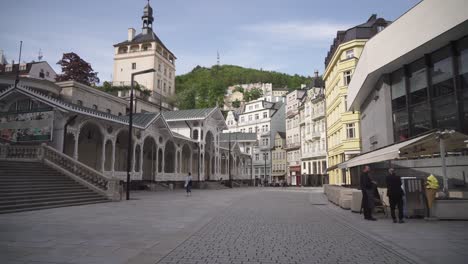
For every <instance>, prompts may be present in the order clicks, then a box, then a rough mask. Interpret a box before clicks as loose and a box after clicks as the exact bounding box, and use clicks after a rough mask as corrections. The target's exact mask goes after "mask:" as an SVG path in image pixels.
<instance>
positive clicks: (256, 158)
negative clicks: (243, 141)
mask: <svg viewBox="0 0 468 264" xmlns="http://www.w3.org/2000/svg"><path fill="white" fill-rule="evenodd" d="M259 157H260V156H259V155H258V153H257V154H255V160H258V159H259ZM255 170H257V169H255Z"/></svg>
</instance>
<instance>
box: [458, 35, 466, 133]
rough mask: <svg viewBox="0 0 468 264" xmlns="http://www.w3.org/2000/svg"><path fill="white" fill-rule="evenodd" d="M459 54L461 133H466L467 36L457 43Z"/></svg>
mask: <svg viewBox="0 0 468 264" xmlns="http://www.w3.org/2000/svg"><path fill="white" fill-rule="evenodd" d="M459 50H460V56H459V57H458V68H459V74H460V83H461V87H459V88H461V91H462V93H463V94H462V100H463V119H462V120H461V122H463V123H462V126H463V133H465V134H468V37H465V38H464V39H462V40H461V41H460V43H459Z"/></svg>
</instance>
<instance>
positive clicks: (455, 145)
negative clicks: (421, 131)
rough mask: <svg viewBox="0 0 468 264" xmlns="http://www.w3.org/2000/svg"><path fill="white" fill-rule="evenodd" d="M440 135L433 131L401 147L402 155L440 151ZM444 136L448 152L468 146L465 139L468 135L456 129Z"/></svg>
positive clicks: (419, 154)
mask: <svg viewBox="0 0 468 264" xmlns="http://www.w3.org/2000/svg"><path fill="white" fill-rule="evenodd" d="M438 136H439V135H438V132H435V133H431V134H429V135H428V136H427V137H425V138H423V139H421V140H418V141H417V142H415V143H413V144H411V145H406V146H404V147H401V148H400V157H405V158H411V157H419V156H424V155H432V154H434V153H439V151H440V150H439V140H438V138H437V137H438ZM443 137H444V144H445V151H447V152H459V151H462V150H464V149H466V148H467V146H466V144H465V143H464V141H465V140H467V139H468V135H465V134H462V133H460V132H456V131H449V133H448V134H445V136H443Z"/></svg>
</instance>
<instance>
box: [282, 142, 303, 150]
mask: <svg viewBox="0 0 468 264" xmlns="http://www.w3.org/2000/svg"><path fill="white" fill-rule="evenodd" d="M300 147H301V144H300V143H289V144H286V147H285V149H296V148H300Z"/></svg>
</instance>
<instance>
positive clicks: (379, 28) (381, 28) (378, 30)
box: [377, 26, 385, 32]
mask: <svg viewBox="0 0 468 264" xmlns="http://www.w3.org/2000/svg"><path fill="white" fill-rule="evenodd" d="M384 28H385V27H384V26H377V32H380V31H382V30H384Z"/></svg>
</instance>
